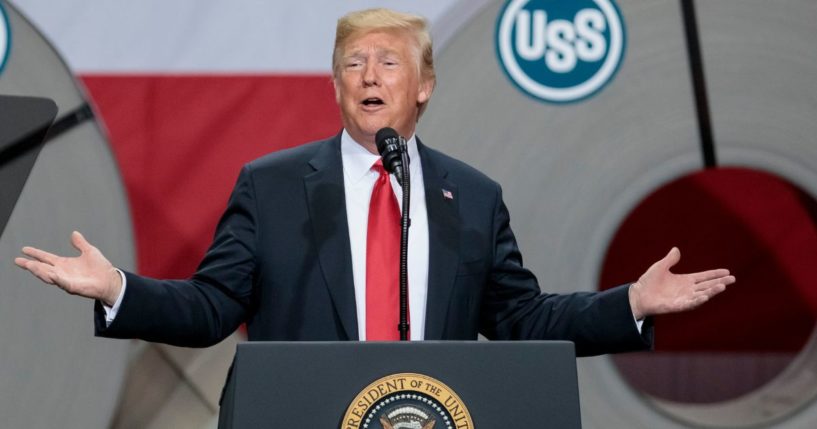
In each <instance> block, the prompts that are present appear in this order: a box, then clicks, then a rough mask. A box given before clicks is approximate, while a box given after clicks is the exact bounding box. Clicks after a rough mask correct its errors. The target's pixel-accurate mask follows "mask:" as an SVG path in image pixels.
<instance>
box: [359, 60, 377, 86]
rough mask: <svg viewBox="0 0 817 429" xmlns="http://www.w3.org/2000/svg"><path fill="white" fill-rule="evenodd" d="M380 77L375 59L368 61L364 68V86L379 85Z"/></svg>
mask: <svg viewBox="0 0 817 429" xmlns="http://www.w3.org/2000/svg"><path fill="white" fill-rule="evenodd" d="M379 85H380V78H379V77H378V75H377V65H376V64H374V62H373V61H368V62H366V66H365V68H364V69H363V87H370V86H379Z"/></svg>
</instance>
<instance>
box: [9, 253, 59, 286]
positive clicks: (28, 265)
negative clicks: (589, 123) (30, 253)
mask: <svg viewBox="0 0 817 429" xmlns="http://www.w3.org/2000/svg"><path fill="white" fill-rule="evenodd" d="M14 263H15V264H16V265H17V266H18V267H20V268H23V269H25V270H28V272H30V273H31V274H34V276H35V277H37V278H38V279H40V280H42V281H43V282H45V283H48V284H51V285H53V284H56V275H55V274H54V271H53V270H54V267H53V266H52V265H48V264H44V263H42V262H38V261H32V260H31V259H26V258H15V259H14Z"/></svg>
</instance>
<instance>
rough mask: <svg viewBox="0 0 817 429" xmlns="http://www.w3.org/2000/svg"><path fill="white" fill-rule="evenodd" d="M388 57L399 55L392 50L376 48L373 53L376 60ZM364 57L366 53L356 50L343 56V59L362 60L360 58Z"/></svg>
mask: <svg viewBox="0 0 817 429" xmlns="http://www.w3.org/2000/svg"><path fill="white" fill-rule="evenodd" d="M390 55H394V56H399V55H400V54H399V52H398V51H396V50H394V49H389V48H378V49H377V50H376V51H375V56H376V57H378V58H383V57H387V56H390ZM366 57H368V55H367V53H366V51H365V50H363V49H358V50H356V51H354V52H352V53H350V54H348V55H344V56H343V58H344V59H362V58H366Z"/></svg>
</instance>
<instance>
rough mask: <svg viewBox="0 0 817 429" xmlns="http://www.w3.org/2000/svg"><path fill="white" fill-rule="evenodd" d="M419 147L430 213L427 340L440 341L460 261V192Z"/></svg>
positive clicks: (429, 152) (432, 157)
mask: <svg viewBox="0 0 817 429" xmlns="http://www.w3.org/2000/svg"><path fill="white" fill-rule="evenodd" d="M417 149H418V151H419V152H420V160H421V164H422V167H423V182H424V186H425V191H426V210H427V212H428V236H429V249H428V253H429V255H428V256H429V261H428V300H427V304H426V331H425V339H426V340H441V339H443V332H444V329H445V320H446V314H447V312H448V306H449V301H450V299H451V289H452V287H453V286H454V277H455V275H456V272H457V263H458V260H459V256H458V255H459V194H458V189H457V185H456V184H454V183H452V182H450V181H449V180H447V179H446V176H447V175H448V172H447V171H445V170H444V169H442V168H440V167H439V165H438V163H437V162H436V158H437V156H436V153H435V152H434V151H432V150H429V149H427V148H426V147H425V146H424V145H423V144H422V143H420V141H419V139H418V140H417Z"/></svg>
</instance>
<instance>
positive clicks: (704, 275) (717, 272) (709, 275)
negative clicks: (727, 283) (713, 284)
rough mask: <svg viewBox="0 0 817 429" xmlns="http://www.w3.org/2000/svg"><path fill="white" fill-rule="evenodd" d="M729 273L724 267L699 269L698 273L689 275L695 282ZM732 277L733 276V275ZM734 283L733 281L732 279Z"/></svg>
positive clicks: (724, 275)
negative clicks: (707, 269)
mask: <svg viewBox="0 0 817 429" xmlns="http://www.w3.org/2000/svg"><path fill="white" fill-rule="evenodd" d="M728 275H729V270H726V269H723V268H721V269H717V270H709V271H701V272H699V273H692V274H690V276H691V277H692V280H695V283H701V282H705V281H708V280H712V279H717V278H721V277H726V276H728ZM733 278H734V277H733ZM733 283H734V281H733Z"/></svg>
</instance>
